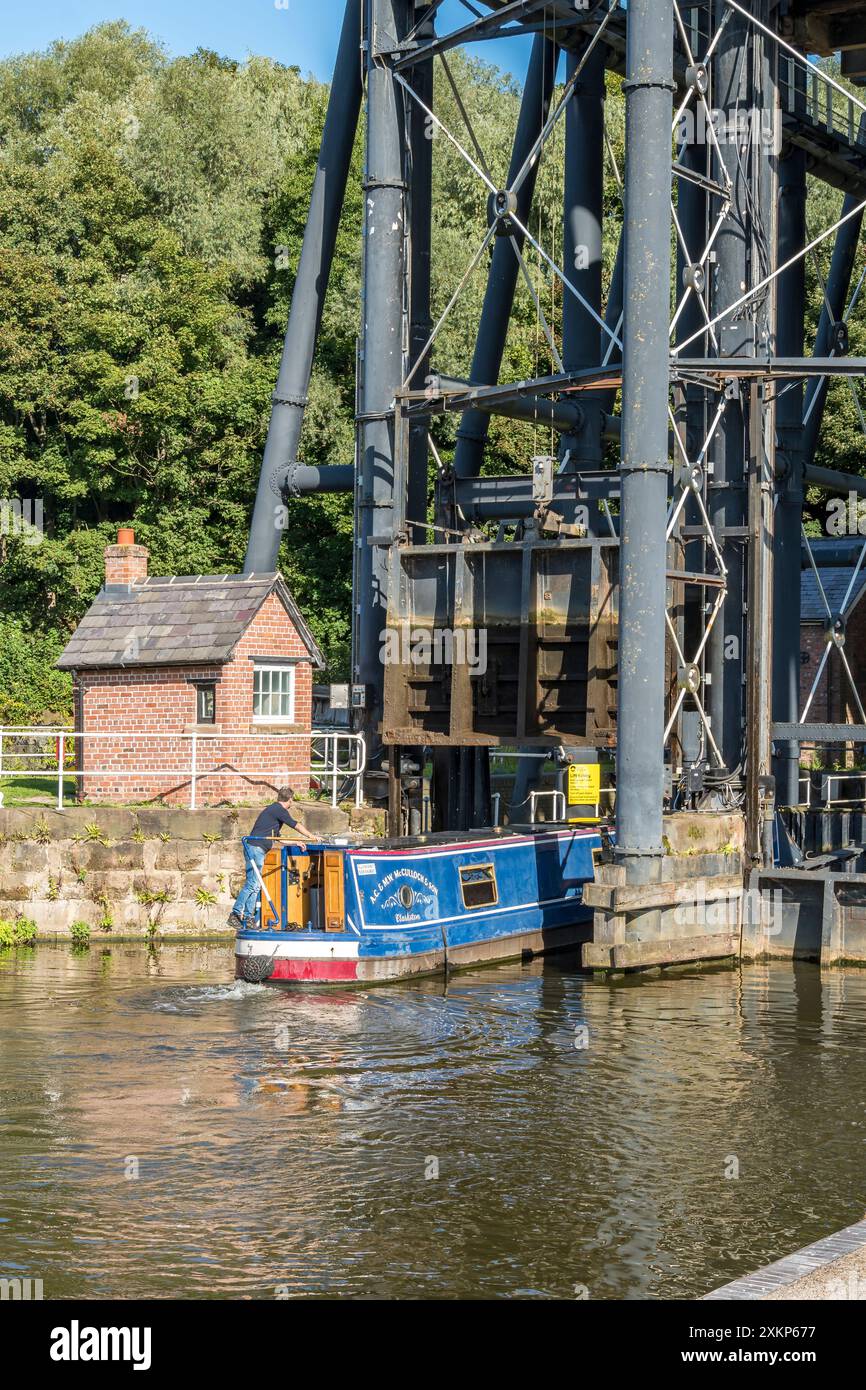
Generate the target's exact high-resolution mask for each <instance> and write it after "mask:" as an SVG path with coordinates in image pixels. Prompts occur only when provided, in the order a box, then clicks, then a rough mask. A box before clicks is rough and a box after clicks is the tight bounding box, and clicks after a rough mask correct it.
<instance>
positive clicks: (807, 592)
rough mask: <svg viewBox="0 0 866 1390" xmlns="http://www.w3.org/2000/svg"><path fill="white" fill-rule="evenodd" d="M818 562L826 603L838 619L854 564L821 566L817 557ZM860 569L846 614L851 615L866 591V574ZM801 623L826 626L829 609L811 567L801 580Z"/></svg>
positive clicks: (803, 573)
mask: <svg viewBox="0 0 866 1390" xmlns="http://www.w3.org/2000/svg"><path fill="white" fill-rule="evenodd" d="M815 563H816V565H817V568H818V573H819V575H820V576H821V583H822V585H823V587H824V593H825V594H826V595H827V602H828V604H829V605H830V609H831V612H832V613H833V616H834V617H835V616H836V614H837V613H839V612H840V610H841V608H842V602H843V600H844V598H845V595H846V594H847V592H848V585H849V584H850V583H851V576H852V574H853V573H854V566H853V565H826V566H824V565H821V564H819V563H818V556H817V555H816V556H815ZM864 568H866V567H861V569H860V573H859V574H858V576H857V578H856V580H855V582H854V588H853V589H852V590H851V597H850V598H849V600H848V605H847V610H846V612H847V613H850V612H851V609H852V608H853V607H854V605H855V604H856V603H857V602H859V600H860V598H861V597H862V594H863V590H864V588H866V573H864ZM800 621H801V622H804V623H824V622H826V621H827V609H826V608H825V607H824V603H823V600H822V598H821V591H820V589H819V588H818V581H817V580H816V578H815V572H814V570H813V569H812V567H811V565H809V566H808V567H807V568H806V569H804V570H803V572H802V575H801V577H800Z"/></svg>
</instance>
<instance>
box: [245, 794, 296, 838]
mask: <svg viewBox="0 0 866 1390" xmlns="http://www.w3.org/2000/svg"><path fill="white" fill-rule="evenodd" d="M297 823H298V822H297V821H296V820H293V819H292V817H291V816H290V815H289V813H288V811H287V810H286V809H285V807H284V806H281V805H280V803H279V802H278V801H272V802H271V804H270V806H266V807H265V809H264V810H263V811H262V812H261V813H260V815H259V816H258V818H257V820H256V823H255V825H254V826H253V828H252V830H251V831H250V833H249V837H248V838H249V841H250V844H253V845H256V846H257V847H258V848H259V849H270V848H271V846H272V844H273V843H274V838H275V837H278V836H279V835H280V834H281V833H282V829H283V826H284V825H288V826H289V827H290V829H292V830H294V828H295V826H296V825H297Z"/></svg>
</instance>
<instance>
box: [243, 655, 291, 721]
mask: <svg viewBox="0 0 866 1390" xmlns="http://www.w3.org/2000/svg"><path fill="white" fill-rule="evenodd" d="M265 672H267V674H268V675H273V673H274V672H278V673H279V675H280V676H281V677H285V676H288V684H289V691H288V693H289V713H288V714H256V677H257V676H259V675H260V674H264V673H265ZM281 684H282V682H281ZM283 693H284V692H283V690H282V689H281V690H280V694H281V695H282V694H283ZM268 694H269V695H270V696H271V697H272V696H273V691H269V692H268ZM295 694H296V681H295V667H294V665H292V664H290V663H288V662H282V663H281V662H274V663H272V664H271V663H269V662H267V661H256V662H255V663H254V665H253V723H254V724H294V722H295Z"/></svg>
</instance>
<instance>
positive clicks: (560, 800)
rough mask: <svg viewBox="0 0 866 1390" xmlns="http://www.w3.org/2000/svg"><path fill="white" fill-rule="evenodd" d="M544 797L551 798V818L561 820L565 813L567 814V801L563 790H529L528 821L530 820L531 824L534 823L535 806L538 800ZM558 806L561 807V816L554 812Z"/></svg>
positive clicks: (563, 818)
mask: <svg viewBox="0 0 866 1390" xmlns="http://www.w3.org/2000/svg"><path fill="white" fill-rule="evenodd" d="M545 798H551V799H552V800H553V819H554V820H555V821H563V820H565V817H566V815H567V814H568V810H567V802H566V800H565V792H559V791H550V792H539V791H533V792H530V793H529V822H530V824H531V825H534V824H535V811H536V808H537V806H538V802H539V801H542V800H544V799H545ZM560 806H561V807H562V815H561V816H558V815H557V814H556V812H557V809H558V808H559V807H560Z"/></svg>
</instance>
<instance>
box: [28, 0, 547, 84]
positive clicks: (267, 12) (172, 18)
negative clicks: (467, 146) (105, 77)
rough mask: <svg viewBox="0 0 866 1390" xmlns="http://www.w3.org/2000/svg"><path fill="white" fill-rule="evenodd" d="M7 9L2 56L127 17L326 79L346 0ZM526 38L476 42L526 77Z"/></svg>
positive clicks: (457, 16)
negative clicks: (285, 5)
mask: <svg viewBox="0 0 866 1390" xmlns="http://www.w3.org/2000/svg"><path fill="white" fill-rule="evenodd" d="M4 8H5V10H6V13H5V14H4V17H3V25H2V28H0V58H6V57H9V56H10V55H11V54H14V53H28V52H31V51H32V50H34V49H41V48H46V47H47V45H48V44H49V43H51V42H52V40H54V39H73V38H75V37H77V35H79V34H83V33H84V32H85V30H87V29H89V28H91V26H92V25H94V24H100V23H102V22H104V21H105V20H109V19H125V20H127V21H128V23H129V24H131V25H132V26H133V27H134V28H144V29H148V30H149V31H150V33H151V34H153V35H154V36H155V37H157V38H160V39H162V40H163V42H164V43H166V45H167V46H168V48H169V51H170V52H171V53H173V54H180V53H191V52H192V51H193V50H194V49H196V48H198V47H200V46H201V47H202V48H212V49H214V50H215V51H216V52H217V53H220V54H222V55H224V56H225V57H231V58H244V57H246V56H247V54H249V53H256V54H264V55H265V56H267V57H270V58H275V59H277V61H278V62H281V63H294V64H297V66H298V67H299V68H300V69H301V71H302V72H304V73H307V72H312V73H313V74H314V75H315V76H316V77H319V78H323V79H327V78H329V77H330V75H331V69H332V67H333V61H334V54H335V52H336V47H337V39H338V36H339V31H340V23H341V20H342V15H343V5H342V3H341V0H288V8H286V9H277V7H276V5H275V3H274V0H39V3H37V4H30V5H21V4H7V5H6V6H5V7H4ZM441 13H442V20H441V24H440V27H441V28H442V29H450V28H456V27H457V26H458V25H459V24H461V23H462V22H464V21H468V20H469V19H470V15H469V14H468V12H467V11H466V10H465V9H463V7H462V6H461V5H460V3H459V0H446V3H445V5H444V6H443V9H442V11H441ZM528 43H529V40H527V39H512V40H510V41H508V42H507V43H494V44H489V45H484V44H482V45H479V51H481V52H482V53H483V54H484V55H485V56H486V57H487V58H488V59H489V60H490V61H493V62H497V63H499V65H500V66H502V67H507V68H509V69H510V70H511V71H512V72H514V73H515V74H516V75H517V76H518V77H520V78H521V79H522V77H523V75H524V72H525V69H526V54H527V52H528Z"/></svg>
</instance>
